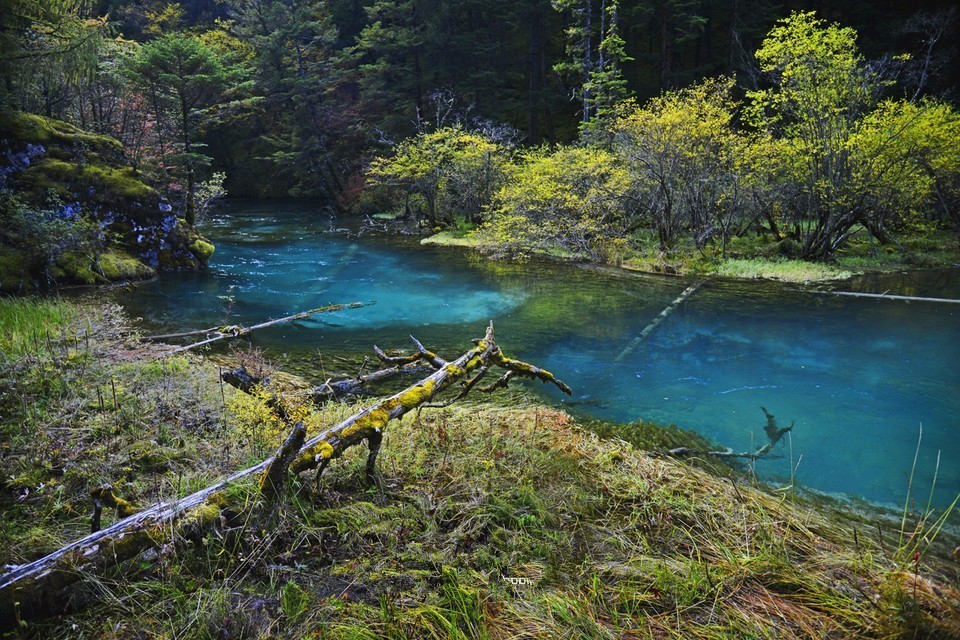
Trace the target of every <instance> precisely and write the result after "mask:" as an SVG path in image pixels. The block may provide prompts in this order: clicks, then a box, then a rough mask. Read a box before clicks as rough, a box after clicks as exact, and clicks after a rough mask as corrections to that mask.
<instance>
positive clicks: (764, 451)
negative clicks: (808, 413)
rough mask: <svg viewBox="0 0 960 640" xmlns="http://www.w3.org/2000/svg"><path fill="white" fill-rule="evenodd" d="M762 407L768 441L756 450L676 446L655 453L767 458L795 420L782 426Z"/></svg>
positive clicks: (680, 455)
mask: <svg viewBox="0 0 960 640" xmlns="http://www.w3.org/2000/svg"><path fill="white" fill-rule="evenodd" d="M760 409H761V410H762V411H763V415H765V416H766V417H767V424H766V425H764V427H763V431H764V433H766V434H767V443H766V444H763V445H761V446H760V447H757V449H756V451H741V452H739V453H737V452H735V451H734V450H733V449H731V448H730V447H727V448H726V449H721V450H719V451H702V450H699V449H691V448H690V447H676V448H674V449H667V450H666V451H655V452H653V453H654V454H656V455H668V456H673V457H677V458H679V457H684V456H691V455H701V456H702V455H707V456H713V457H715V458H745V459H747V460H759V459H760V458H766V457H768V455H769V453H770V451H771V449H773V448H774V447H775V446H776V445H777V444H778V443H779V442H780V440H781V439H782V438H783V436H785V435H787V434H788V433H789V432H791V431H793V422H791V423H790V426H789V427H780V426H779V425H778V424H777V419H776V418H775V417H774V416H773V414H772V413H770V412H769V411H767V410H766V409H765V408H764V407H760Z"/></svg>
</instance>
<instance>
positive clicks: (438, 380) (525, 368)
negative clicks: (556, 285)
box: [0, 324, 571, 629]
mask: <svg viewBox="0 0 960 640" xmlns="http://www.w3.org/2000/svg"><path fill="white" fill-rule="evenodd" d="M421 347H422V345H419V344H418V351H422V353H421V356H422V358H423V359H424V360H426V361H428V362H431V363H438V362H440V361H441V360H442V359H440V358H439V357H438V356H436V354H432V353H430V352H428V351H426V349H421ZM443 362H444V364H443V366H442V367H440V368H439V369H438V370H437V371H435V372H434V373H433V374H431V375H430V376H428V377H426V378H424V379H423V380H420V381H419V382H418V383H416V384H414V385H412V386H410V387H408V388H407V389H405V390H404V391H401V392H400V393H397V394H395V395H393V396H390V397H389V398H386V399H384V400H380V401H379V402H377V403H376V404H374V405H373V406H371V407H369V408H367V409H364V410H363V411H361V412H359V413H357V414H354V415H352V416H350V417H349V418H347V419H346V420H344V421H343V422H341V423H340V424H338V425H336V426H334V427H332V428H330V429H328V430H326V431H324V432H323V433H321V434H319V435H317V436H314V437H313V438H310V439H309V440H307V441H306V442H305V443H303V445H302V447H301V446H300V443H301V442H303V434H304V432H303V430H302V425H300V428H299V429H298V428H296V427H295V428H294V430H293V433H292V434H291V435H290V437H289V438H288V439H287V441H286V442H285V444H284V446H282V447H281V448H280V450H279V451H278V454H277V455H275V456H273V457H271V458H268V459H267V460H264V461H262V462H260V463H259V464H256V465H254V466H252V467H248V468H246V469H243V470H242V471H238V472H236V473H234V474H233V475H232V476H230V477H228V478H226V479H224V480H222V481H220V482H217V483H215V484H213V485H211V486H209V487H206V488H204V489H201V490H200V491H197V492H196V493H193V494H191V495H189V496H187V497H185V498H181V499H179V500H175V501H173V502H165V503H160V504H157V505H154V506H151V507H147V508H144V509H143V510H141V511H139V512H136V513H133V514H132V515H129V516H128V517H125V518H123V519H121V520H118V521H117V522H115V523H113V524H112V525H110V526H109V527H106V528H105V529H102V530H99V531H95V532H93V533H91V534H90V535H87V536H86V537H84V538H81V539H80V540H77V541H76V542H73V543H71V544H68V545H67V546H65V547H63V548H61V549H58V550H57V551H54V552H53V553H51V554H49V555H47V556H45V557H43V558H40V559H39V560H35V561H33V562H29V563H27V564H23V565H20V566H16V567H13V568H12V569H10V570H9V571H7V572H6V573H4V574H3V575H2V576H0V629H2V628H4V627H8V626H13V625H15V624H17V621H19V620H24V619H28V618H36V617H40V616H42V615H47V614H50V613H57V612H61V611H63V610H64V609H65V608H66V607H67V606H68V604H69V601H70V598H69V597H68V596H67V595H66V594H67V593H68V587H70V585H72V584H74V583H76V582H78V581H80V580H81V579H82V578H83V577H84V575H89V574H96V573H99V572H102V571H103V570H104V569H105V568H107V567H110V566H115V565H117V564H119V563H121V562H123V561H125V560H129V559H130V558H133V557H135V556H137V555H138V554H139V553H141V552H142V551H144V550H146V549H149V548H154V547H158V546H160V545H163V544H168V543H170V542H173V541H175V540H177V539H179V538H181V537H184V536H188V535H189V536H192V535H195V534H196V532H197V531H199V530H202V529H204V528H208V527H211V526H214V525H216V524H217V523H219V522H221V520H222V518H223V517H225V516H224V514H225V509H228V508H230V507H232V506H234V505H232V504H231V502H230V499H229V498H228V497H227V495H226V493H225V492H224V491H223V490H224V489H226V488H227V487H229V486H232V485H233V484H235V483H237V482H239V481H240V480H243V479H246V478H250V477H253V476H256V475H258V474H260V476H261V482H260V487H261V491H263V492H265V493H266V494H267V496H268V497H269V498H271V499H272V498H273V497H275V496H277V495H279V494H278V492H279V490H281V488H282V486H283V484H284V482H285V477H286V474H285V473H283V470H284V469H286V468H287V467H288V465H289V469H290V471H292V472H293V473H301V472H303V471H306V470H309V469H319V471H318V478H319V473H321V472H322V471H323V469H324V468H325V467H326V466H327V465H328V464H329V463H330V461H331V460H333V459H335V458H338V457H340V456H341V455H342V454H343V452H344V451H345V450H346V449H347V448H349V447H351V446H353V445H355V444H358V443H360V442H362V441H364V440H366V441H367V442H368V444H369V448H370V451H369V455H368V458H367V475H368V477H371V476H372V474H373V470H374V465H375V462H376V457H377V453H378V452H379V449H380V444H381V441H382V437H383V430H384V428H385V427H386V426H387V423H388V422H389V421H390V420H393V419H397V418H400V417H402V416H403V415H404V414H406V413H408V412H410V411H412V410H414V409H416V408H418V407H421V406H424V405H426V404H428V403H429V402H430V401H431V400H432V399H433V398H435V397H436V396H437V395H438V394H439V393H441V392H442V391H444V390H446V389H449V388H450V387H452V386H453V385H455V384H456V383H458V382H463V383H464V384H465V385H466V386H469V387H472V386H473V384H475V383H476V381H477V380H478V379H479V378H480V377H482V376H483V375H484V374H485V373H486V372H487V371H488V370H489V369H490V368H491V367H494V366H496V367H499V368H502V369H504V370H506V371H507V374H508V375H509V376H510V377H513V376H524V377H529V378H533V379H537V380H540V381H541V382H544V383H551V384H554V385H556V386H557V387H558V388H559V389H560V390H561V391H563V392H564V393H567V394H571V391H570V388H569V387H568V386H567V385H566V384H564V383H563V382H562V381H561V380H559V379H557V378H556V377H554V376H553V374H551V373H550V372H549V371H545V370H543V369H540V368H538V367H535V366H533V365H530V364H528V363H526V362H521V361H519V360H513V359H512V358H508V357H506V356H504V355H503V353H502V352H501V351H500V347H499V346H498V345H497V344H496V343H495V341H494V336H493V325H492V324H491V325H490V326H489V327H488V329H487V332H486V335H485V336H484V337H483V338H482V339H478V340H475V341H474V347H473V348H472V349H470V350H469V351H467V352H466V353H464V354H463V355H461V356H460V357H459V358H457V359H456V360H453V361H452V362H446V361H443ZM508 379H509V378H508ZM504 384H506V383H504ZM459 395H460V396H462V395H463V394H462V393H461V394H459ZM93 494H94V499H95V501H99V503H100V504H101V507H102V505H103V504H104V503H106V504H108V505H112V506H117V508H118V510H120V509H121V505H122V508H123V509H124V510H126V509H128V508H129V509H131V510H132V509H135V507H133V505H130V504H129V503H123V502H121V500H120V499H118V498H117V497H116V496H114V495H113V493H112V491H111V490H110V489H109V487H101V488H100V489H98V490H95V492H93ZM121 515H122V513H121ZM96 520H97V522H96V525H97V526H99V518H96Z"/></svg>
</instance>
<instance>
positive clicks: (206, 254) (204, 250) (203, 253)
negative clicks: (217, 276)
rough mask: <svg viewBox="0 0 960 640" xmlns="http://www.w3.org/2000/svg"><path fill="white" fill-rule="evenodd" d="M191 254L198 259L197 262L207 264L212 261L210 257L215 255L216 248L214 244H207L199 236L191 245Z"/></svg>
mask: <svg viewBox="0 0 960 640" xmlns="http://www.w3.org/2000/svg"><path fill="white" fill-rule="evenodd" d="M189 249H190V253H192V254H193V255H195V256H196V257H197V260H201V261H203V262H206V261H207V260H209V259H210V256H212V255H213V251H214V249H215V247H214V246H213V244H212V243H210V242H207V241H206V240H205V239H203V238H202V237H201V236H197V239H196V240H194V241H193V243H191V244H190V247H189Z"/></svg>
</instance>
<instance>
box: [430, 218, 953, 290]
mask: <svg viewBox="0 0 960 640" xmlns="http://www.w3.org/2000/svg"><path fill="white" fill-rule="evenodd" d="M864 235H865V234H864V233H863V232H861V233H860V234H858V235H854V236H853V237H852V238H851V240H850V241H849V242H848V244H847V245H846V246H845V247H844V248H843V249H842V250H841V251H839V252H838V253H837V255H836V257H835V259H834V260H833V261H832V262H811V261H808V260H798V259H796V258H791V257H790V254H791V251H793V250H795V249H796V247H795V244H791V243H790V242H789V241H781V242H771V241H770V240H769V239H764V238H760V237H741V238H735V239H733V240H732V241H731V242H730V245H729V246H728V247H727V248H726V250H725V251H723V252H722V253H721V251H720V250H719V249H718V248H717V247H708V248H706V249H705V250H704V251H699V250H697V248H696V247H695V246H693V244H692V243H690V242H688V243H686V244H683V243H681V246H678V247H677V248H676V249H675V250H673V251H670V252H662V251H659V250H656V249H654V248H652V247H654V246H655V242H654V239H652V238H638V239H637V241H636V242H634V243H633V246H632V248H631V246H628V245H624V247H622V248H620V249H619V250H618V251H617V252H615V254H614V255H611V256H609V257H608V259H609V261H610V262H611V263H612V264H615V265H616V266H619V267H622V268H624V269H628V270H631V271H641V272H644V273H657V274H669V275H704V276H720V277H724V278H737V279H746V280H754V279H767V280H780V281H783V282H795V283H808V282H826V281H830V280H844V279H847V278H850V277H852V276H854V275H857V274H861V273H870V272H886V271H898V270H903V269H917V268H921V269H929V268H946V267H956V266H957V265H960V245H958V242H957V238H956V235H955V234H954V233H953V232H951V231H944V230H928V231H925V232H922V233H920V232H918V233H917V234H916V235H915V236H912V237H911V238H910V239H909V240H906V241H904V243H903V244H901V245H900V246H896V245H889V246H884V247H880V246H876V245H875V244H871V243H870V242H869V240H868V239H866V238H865V237H863V236H864ZM421 242H422V243H423V244H430V245H436V246H443V247H466V248H469V249H474V250H477V251H483V252H486V253H494V254H497V253H498V251H497V248H496V247H493V246H490V245H489V244H488V242H487V240H485V238H484V236H483V235H482V234H477V233H473V232H471V231H469V230H466V229H459V230H447V231H440V232H439V233H436V234H434V235H432V236H430V237H428V238H425V239H424V240H422V241H421ZM636 247H650V248H648V249H646V250H641V249H637V248H636ZM525 253H526V254H531V255H544V256H547V257H553V258H557V257H559V258H562V259H567V260H578V259H579V260H587V257H586V256H577V255H574V254H571V253H569V252H563V251H559V250H556V251H542V250H538V249H535V248H530V249H528V250H526V251H525Z"/></svg>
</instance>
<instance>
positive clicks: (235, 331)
mask: <svg viewBox="0 0 960 640" xmlns="http://www.w3.org/2000/svg"><path fill="white" fill-rule="evenodd" d="M370 304H373V303H372V302H367V303H363V302H350V303H348V304H331V305H327V306H325V307H318V308H316V309H310V310H309V311H302V312H300V313H295V314H293V315H290V316H284V317H283V318H277V319H276V320H268V321H267V322H261V323H259V324H255V325H251V326H249V327H242V326H238V325H229V326H222V327H211V328H210V329H202V330H200V331H188V332H185V333H181V334H176V333H171V334H167V335H165V336H150V337H147V338H144V339H145V340H161V339H167V338H178V337H186V336H192V335H203V334H208V335H209V334H210V333H212V334H213V335H212V336H210V337H208V338H206V339H204V340H201V341H200V342H194V343H193V344H188V345H186V346H183V347H177V348H176V349H174V350H172V351H167V352H166V353H164V354H163V355H161V356H160V357H161V358H165V357H167V356H172V355H176V354H178V353H183V352H184V351H190V350H191V349H196V348H197V347H203V346H206V345H208V344H212V343H214V342H219V341H220V340H228V339H231V338H237V337H240V336H245V335H247V334H248V333H251V332H253V331H256V330H257V329H265V328H266V327H272V326H274V325H277V324H282V323H284V322H293V321H294V320H303V319H304V318H309V317H310V316H312V315H316V314H318V313H329V312H332V311H342V310H344V309H357V308H359V307H365V306H367V305H370Z"/></svg>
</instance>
